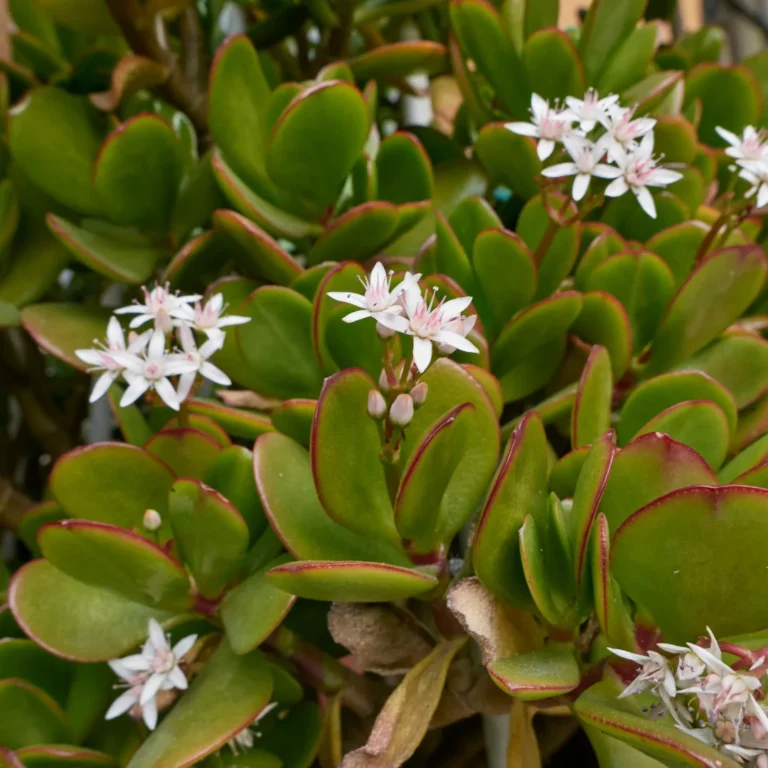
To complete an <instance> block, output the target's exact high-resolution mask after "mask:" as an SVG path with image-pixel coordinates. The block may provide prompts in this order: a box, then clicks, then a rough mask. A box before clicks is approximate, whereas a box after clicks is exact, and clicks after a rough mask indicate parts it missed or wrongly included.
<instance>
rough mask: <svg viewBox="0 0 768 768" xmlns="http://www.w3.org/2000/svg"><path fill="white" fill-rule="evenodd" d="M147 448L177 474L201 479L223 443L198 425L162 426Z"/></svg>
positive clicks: (148, 442) (149, 441) (151, 438)
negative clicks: (198, 428)
mask: <svg viewBox="0 0 768 768" xmlns="http://www.w3.org/2000/svg"><path fill="white" fill-rule="evenodd" d="M144 448H145V450H146V451H147V452H148V453H150V454H151V455H152V456H154V457H155V458H157V459H160V461H162V462H163V463H164V464H166V465H167V466H168V467H169V468H170V469H171V471H172V472H173V474H174V475H177V476H179V475H181V476H184V477H194V478H197V479H200V478H202V477H203V475H205V473H206V472H207V471H208V468H209V467H210V466H211V464H213V462H214V461H216V458H217V457H218V455H219V452H220V451H221V446H220V445H219V444H218V443H217V442H216V441H215V440H214V439H213V438H212V437H209V436H208V435H206V434H204V433H203V432H198V430H196V429H186V428H182V429H163V430H162V431H160V432H158V433H157V434H155V435H153V436H152V437H150V438H149V440H148V441H147V444H146V445H145V446H144Z"/></svg>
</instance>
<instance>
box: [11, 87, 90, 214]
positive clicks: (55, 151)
mask: <svg viewBox="0 0 768 768" xmlns="http://www.w3.org/2000/svg"><path fill="white" fill-rule="evenodd" d="M95 116H96V115H95V110H94V109H93V108H92V107H91V106H90V105H89V104H88V102H87V101H86V100H85V98H84V97H81V96H72V95H70V94H68V93H66V92H64V91H61V90H59V89H58V88H52V87H44V88H38V89H35V90H33V91H31V92H29V93H28V94H27V96H26V98H25V99H24V100H23V101H22V102H20V103H19V104H17V105H16V106H15V107H14V109H13V111H12V112H11V114H10V115H9V120H8V145H9V148H10V150H11V154H12V155H13V159H14V161H15V162H16V163H18V165H19V167H20V168H21V170H22V171H23V172H24V173H25V174H26V175H27V176H28V177H29V178H30V179H31V180H32V181H33V182H34V183H35V184H36V185H37V186H38V187H40V189H42V190H43V191H44V192H45V193H46V194H48V195H50V196H51V197H52V198H53V199H54V200H56V201H57V202H59V203H62V204H64V205H66V206H68V207H69V208H72V209H74V210H76V211H78V212H79V213H82V214H87V215H89V216H96V215H98V214H100V213H101V212H102V203H101V200H100V199H99V196H98V194H97V192H96V189H95V188H94V185H93V183H92V181H91V177H92V172H93V164H94V162H95V160H96V156H97V155H98V152H99V149H100V147H101V136H100V131H99V130H97V128H96V120H95ZM51 125H55V126H56V130H55V131H54V132H51V131H49V130H48V127H49V126H51Z"/></svg>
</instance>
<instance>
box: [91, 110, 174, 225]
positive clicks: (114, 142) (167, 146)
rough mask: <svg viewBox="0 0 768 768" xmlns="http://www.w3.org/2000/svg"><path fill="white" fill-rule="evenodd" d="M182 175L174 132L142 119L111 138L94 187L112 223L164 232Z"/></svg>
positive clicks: (153, 120)
mask: <svg viewBox="0 0 768 768" xmlns="http://www.w3.org/2000/svg"><path fill="white" fill-rule="evenodd" d="M181 173H182V168H181V153H180V146H179V143H178V140H177V138H176V134H175V133H174V132H173V129H172V128H171V127H170V126H169V125H168V124H167V123H166V122H165V121H164V120H163V119H162V118H160V117H158V116H157V115H138V116H137V117H133V118H131V119H130V120H128V121H126V122H125V123H123V124H122V125H121V126H120V127H119V128H117V129H115V130H114V131H113V132H112V133H111V134H109V136H107V138H106V140H105V141H104V144H103V145H102V147H101V150H100V151H99V156H98V158H97V159H96V164H95V167H94V169H93V185H94V187H95V189H96V192H97V194H98V195H99V197H100V198H101V201H102V203H103V205H104V210H105V211H106V213H107V215H108V216H109V217H110V218H111V219H112V220H113V221H115V222H117V223H118V224H125V225H127V226H137V227H148V228H150V229H157V230H164V229H165V227H166V225H167V224H168V220H169V219H170V216H171V213H172V211H173V206H174V203H175V202H176V194H177V192H178V189H179V182H180V181H181Z"/></svg>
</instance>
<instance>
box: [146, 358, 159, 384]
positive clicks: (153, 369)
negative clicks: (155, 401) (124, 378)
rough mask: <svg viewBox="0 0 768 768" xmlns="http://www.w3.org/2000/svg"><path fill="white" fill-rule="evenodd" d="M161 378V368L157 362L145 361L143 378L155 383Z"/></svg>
mask: <svg viewBox="0 0 768 768" xmlns="http://www.w3.org/2000/svg"><path fill="white" fill-rule="evenodd" d="M162 376H163V366H162V365H161V364H160V363H159V362H157V360H147V361H146V363H144V378H145V379H149V380H150V381H155V380H156V379H160V378H162Z"/></svg>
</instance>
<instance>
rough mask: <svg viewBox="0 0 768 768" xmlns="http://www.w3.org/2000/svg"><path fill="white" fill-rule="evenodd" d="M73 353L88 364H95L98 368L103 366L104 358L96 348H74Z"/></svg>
mask: <svg viewBox="0 0 768 768" xmlns="http://www.w3.org/2000/svg"><path fill="white" fill-rule="evenodd" d="M75 354H76V355H77V356H78V357H79V358H80V359H81V360H82V361H83V362H84V363H88V365H96V366H98V367H99V368H103V367H104V358H103V357H102V352H101V350H98V349H76V350H75Z"/></svg>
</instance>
